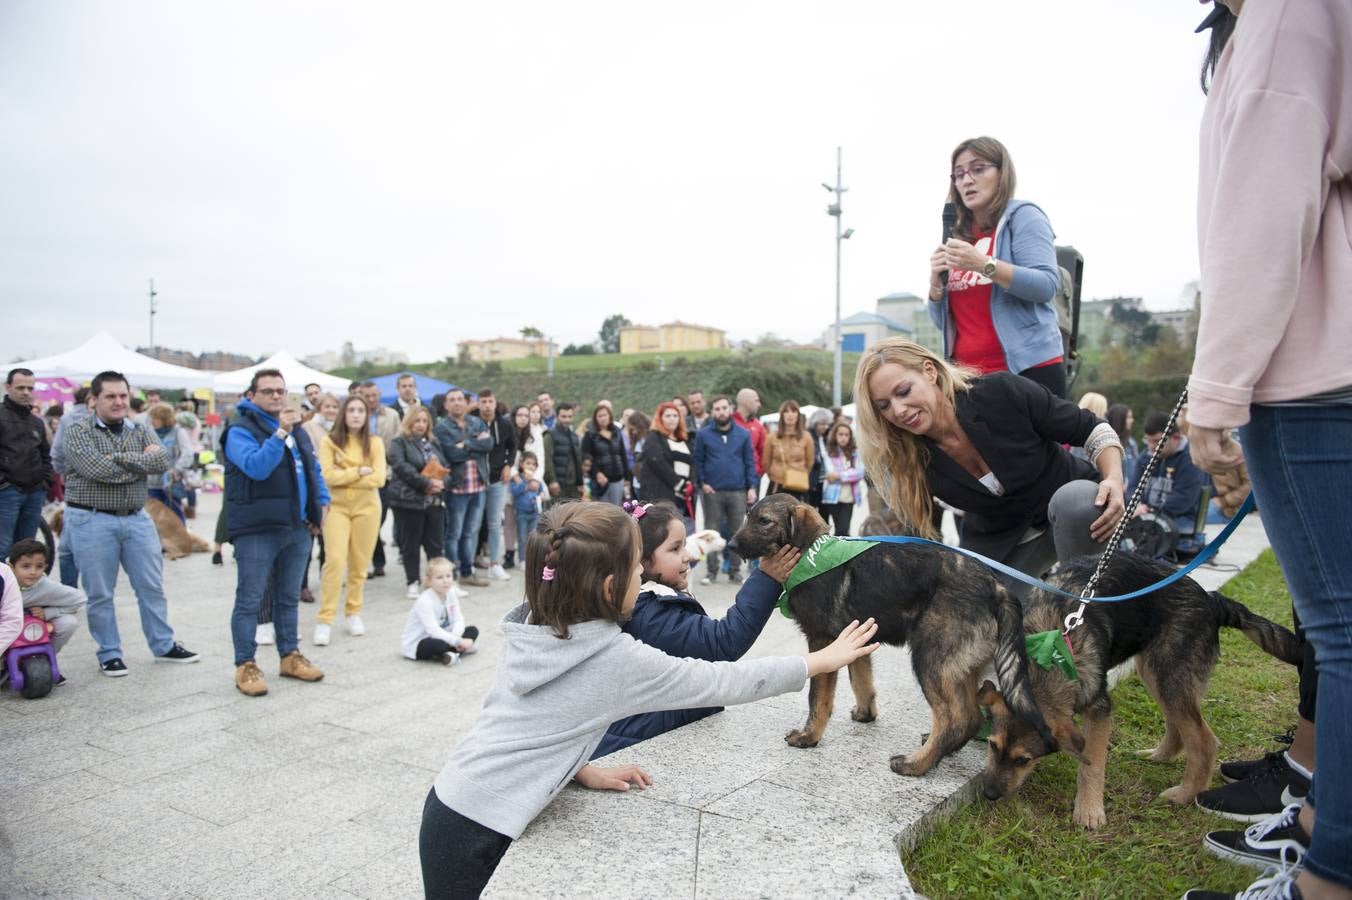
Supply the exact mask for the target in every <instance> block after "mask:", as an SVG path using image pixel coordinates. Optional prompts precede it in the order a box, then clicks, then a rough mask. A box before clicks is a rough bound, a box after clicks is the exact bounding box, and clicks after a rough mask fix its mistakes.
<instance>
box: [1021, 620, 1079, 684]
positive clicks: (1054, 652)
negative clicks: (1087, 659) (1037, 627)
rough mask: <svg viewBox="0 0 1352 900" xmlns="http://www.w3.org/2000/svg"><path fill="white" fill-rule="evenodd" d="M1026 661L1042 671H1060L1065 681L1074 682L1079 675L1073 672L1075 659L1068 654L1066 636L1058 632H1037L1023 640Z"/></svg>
mask: <svg viewBox="0 0 1352 900" xmlns="http://www.w3.org/2000/svg"><path fill="white" fill-rule="evenodd" d="M1023 647H1024V650H1025V651H1026V652H1027V653H1028V661H1029V662H1033V663H1037V664H1038V665H1039V666H1041V667H1042V668H1044V669H1050V668H1051V667H1052V666H1056V668H1058V669H1060V670H1061V674H1062V675H1064V676H1066V680H1067V681H1075V680H1077V679H1078V678H1079V675H1077V674H1076V672H1075V657H1074V656H1072V655H1071V653H1070V645H1069V644H1067V643H1066V636H1065V635H1064V634H1062V633H1061V632H1059V631H1039V632H1038V633H1037V634H1030V635H1027V636H1026V637H1025V638H1024V639H1023Z"/></svg>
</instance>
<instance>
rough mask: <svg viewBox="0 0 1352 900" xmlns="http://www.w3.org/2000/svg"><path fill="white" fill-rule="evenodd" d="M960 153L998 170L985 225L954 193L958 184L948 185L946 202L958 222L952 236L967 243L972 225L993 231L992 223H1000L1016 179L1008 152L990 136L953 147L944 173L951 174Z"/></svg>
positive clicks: (957, 191)
mask: <svg viewBox="0 0 1352 900" xmlns="http://www.w3.org/2000/svg"><path fill="white" fill-rule="evenodd" d="M964 150H970V151H972V155H973V156H975V157H977V158H978V159H980V160H983V161H985V162H988V163H991V164H992V165H994V166H996V167H997V168H999V170H1000V181H999V183H998V184H996V186H995V196H994V197H993V198H991V205H990V209H989V210H987V215H988V216H989V217H990V221H988V222H980V223H978V222H977V221H976V214H975V213H973V212H972V211H971V210H970V209H968V208H967V204H965V203H964V202H963V200H962V192H961V191H960V190H958V185H956V184H954V183H952V181H951V180H950V182H949V185H948V202H949V203H952V204H953V205H954V206H955V207H956V208H957V211H958V223H957V225H956V226H955V227H954V228H953V236H954V237H956V238H961V239H962V240H964V241H967V242H968V243H971V242H972V240H973V238H974V235H973V230H974V228H975V226H976V225H978V224H980V225H984V226H985V227H987V228H994V227H995V223H997V222H999V221H1000V217H1001V216H1003V215H1004V214H1005V207H1006V206H1008V205H1009V201H1010V200H1012V199H1013V197H1014V189H1015V187H1016V185H1017V184H1018V180H1017V179H1016V178H1015V176H1014V160H1013V159H1011V158H1010V156H1009V151H1008V150H1006V149H1005V145H1004V144H1002V143H1000V142H999V141H997V140H996V139H995V138H993V137H975V138H968V139H967V140H965V141H963V142H962V143H961V144H958V146H957V147H955V148H953V155H952V157H950V158H949V163H948V171H949V174H950V175H951V174H952V172H953V167H954V166H956V165H957V164H958V157H959V156H961V155H962V153H963V151H964Z"/></svg>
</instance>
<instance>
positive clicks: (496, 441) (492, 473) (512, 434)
mask: <svg viewBox="0 0 1352 900" xmlns="http://www.w3.org/2000/svg"><path fill="white" fill-rule="evenodd" d="M471 415H478V412H477V411H476V412H473V413H471ZM479 418H481V419H483V416H479ZM483 422H484V428H485V429H487V431H488V433H489V434H491V435H492V436H493V449H492V450H490V451H488V483H489V484H497V483H498V482H499V481H501V480H502V478H501V476H502V467H503V466H510V465H511V464H512V460H514V459H516V429H515V428H513V427H512V421H511V419H508V418H507V417H506V416H495V417H494V418H493V419H492V420H491V421H490V420H488V419H484V420H483Z"/></svg>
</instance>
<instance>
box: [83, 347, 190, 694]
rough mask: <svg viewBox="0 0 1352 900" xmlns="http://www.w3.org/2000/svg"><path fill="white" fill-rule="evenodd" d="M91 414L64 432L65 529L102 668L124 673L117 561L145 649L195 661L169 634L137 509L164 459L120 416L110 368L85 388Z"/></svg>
mask: <svg viewBox="0 0 1352 900" xmlns="http://www.w3.org/2000/svg"><path fill="white" fill-rule="evenodd" d="M90 392H91V394H92V395H93V396H94V414H93V415H91V416H89V417H88V418H87V419H84V420H82V421H79V422H75V423H73V424H72V425H71V427H70V429H69V431H67V433H66V435H65V454H66V464H67V468H68V474H67V475H66V514H65V531H64V533H63V535H62V540H66V541H70V542H71V549H72V550H73V551H74V554H75V561H76V564H77V566H78V567H79V570H80V577H81V579H82V580H83V582H84V591H85V594H86V595H87V596H88V598H89V604H88V606H87V607H86V613H85V615H86V616H87V617H88V619H89V633H90V635H92V636H93V638H94V641H95V643H96V644H98V659H99V668H100V669H101V670H102V671H103V674H104V675H108V676H110V677H114V678H116V677H120V676H123V675H126V674H127V672H128V669H127V666H126V664H125V663H124V662H123V661H122V641H121V637H120V636H119V634H118V630H117V614H116V612H115V610H114V608H113V589H114V587H115V586H116V585H117V569H118V566H119V565H121V567H122V568H123V569H125V570H126V572H127V579H128V580H129V581H131V587H132V590H133V591H134V592H135V593H136V605H137V606H138V607H139V608H140V611H141V631H142V632H143V633H144V634H145V636H146V642H147V643H148V644H149V645H150V651H151V652H152V653H154V654H155V658H156V659H158V660H163V661H164V662H175V663H195V662H197V661H198V659H199V657H198V655H197V654H196V653H193V652H192V651H190V650H188V649H186V648H185V647H184V646H183V645H182V644H180V643H178V642H177V641H176V640H174V630H173V629H172V628H170V627H169V619H168V603H167V602H166V601H165V599H164V588H163V574H164V572H163V566H164V561H163V557H162V556H161V555H160V553H161V550H160V536H159V534H158V533H157V532H156V531H155V523H154V522H152V521H151V519H150V516H149V515H148V514H147V513H146V511H145V510H144V508H143V507H144V506H145V502H146V476H147V475H155V474H158V473H161V472H166V471H168V469H169V466H170V464H171V462H172V461H171V460H170V459H169V456H168V454H167V453H165V452H164V448H163V447H161V446H160V442H159V440H158V439H157V438H156V437H155V435H154V434H152V433H150V431H148V430H147V429H146V427H145V426H144V425H139V424H137V423H136V422H133V421H132V420H131V419H129V418H128V417H127V412H128V410H129V408H130V401H131V390H130V388H129V387H128V385H127V379H126V377H124V376H123V375H121V374H120V373H117V372H100V373H99V374H98V375H96V376H94V381H93V383H92V385H91V387H90Z"/></svg>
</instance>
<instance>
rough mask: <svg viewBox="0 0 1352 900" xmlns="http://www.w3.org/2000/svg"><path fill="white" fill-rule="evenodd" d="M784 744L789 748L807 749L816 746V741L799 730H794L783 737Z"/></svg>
mask: <svg viewBox="0 0 1352 900" xmlns="http://www.w3.org/2000/svg"><path fill="white" fill-rule="evenodd" d="M784 743H786V744H788V745H789V746H790V747H803V748H807V747H815V746H817V741H816V740H815V739H814V738H813V737H812V735H810V734H808V733H807V732H806V731H804V730H803V729H801V728H795V729H794V730H793V731H790V732H789V733H788V734H786V735H784Z"/></svg>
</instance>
